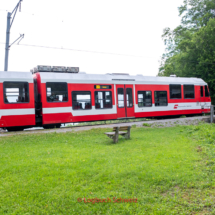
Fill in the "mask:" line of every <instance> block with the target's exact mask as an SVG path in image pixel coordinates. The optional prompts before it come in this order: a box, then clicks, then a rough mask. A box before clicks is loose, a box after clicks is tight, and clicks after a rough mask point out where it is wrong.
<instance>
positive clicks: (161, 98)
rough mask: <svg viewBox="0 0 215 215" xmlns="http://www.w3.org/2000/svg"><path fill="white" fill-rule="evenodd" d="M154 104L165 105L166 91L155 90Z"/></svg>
mask: <svg viewBox="0 0 215 215" xmlns="http://www.w3.org/2000/svg"><path fill="white" fill-rule="evenodd" d="M155 106H167V91H155Z"/></svg>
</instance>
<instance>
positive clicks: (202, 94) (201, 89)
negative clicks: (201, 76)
mask: <svg viewBox="0 0 215 215" xmlns="http://www.w3.org/2000/svg"><path fill="white" fill-rule="evenodd" d="M200 91H201V97H203V96H204V93H203V86H201V88H200Z"/></svg>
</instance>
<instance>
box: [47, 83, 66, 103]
mask: <svg viewBox="0 0 215 215" xmlns="http://www.w3.org/2000/svg"><path fill="white" fill-rule="evenodd" d="M46 92H47V101H48V102H66V101H68V91H67V83H64V82H56V83H54V82H47V83H46Z"/></svg>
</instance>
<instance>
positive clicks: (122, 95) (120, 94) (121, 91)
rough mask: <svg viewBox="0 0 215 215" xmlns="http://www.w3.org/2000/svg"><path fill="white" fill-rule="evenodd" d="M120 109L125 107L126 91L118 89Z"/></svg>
mask: <svg viewBox="0 0 215 215" xmlns="http://www.w3.org/2000/svg"><path fill="white" fill-rule="evenodd" d="M117 92H118V107H119V108H124V107H125V101H124V89H123V88H118V90H117Z"/></svg>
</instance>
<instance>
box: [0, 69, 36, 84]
mask: <svg viewBox="0 0 215 215" xmlns="http://www.w3.org/2000/svg"><path fill="white" fill-rule="evenodd" d="M4 81H26V82H29V83H33V77H32V74H31V73H30V72H5V71H3V72H1V71H0V82H4Z"/></svg>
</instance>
